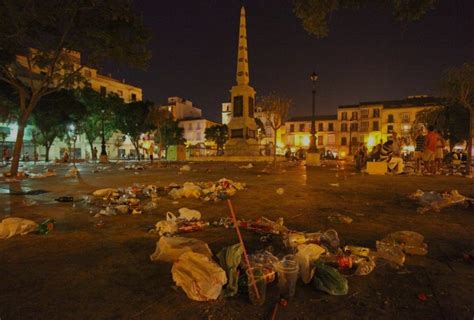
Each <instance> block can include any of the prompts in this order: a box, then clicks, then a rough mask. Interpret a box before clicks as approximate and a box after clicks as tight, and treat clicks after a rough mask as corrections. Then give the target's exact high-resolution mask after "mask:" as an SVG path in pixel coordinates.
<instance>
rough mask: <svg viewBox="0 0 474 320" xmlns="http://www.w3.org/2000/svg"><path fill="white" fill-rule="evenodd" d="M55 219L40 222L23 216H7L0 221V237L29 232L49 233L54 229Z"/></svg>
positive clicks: (6, 237)
mask: <svg viewBox="0 0 474 320" xmlns="http://www.w3.org/2000/svg"><path fill="white" fill-rule="evenodd" d="M54 223H55V222H54V220H52V219H47V220H45V221H43V222H42V223H40V224H37V223H36V222H34V221H33V220H28V219H23V218H13V217H11V218H5V219H3V220H2V222H0V239H9V238H11V237H13V236H16V235H22V236H23V235H25V234H28V233H37V234H48V233H49V232H50V231H51V230H53V229H54Z"/></svg>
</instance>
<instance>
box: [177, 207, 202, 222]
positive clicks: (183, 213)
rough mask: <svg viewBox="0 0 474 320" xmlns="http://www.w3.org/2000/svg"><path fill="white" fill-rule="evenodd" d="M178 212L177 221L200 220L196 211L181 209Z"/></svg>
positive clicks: (199, 214)
mask: <svg viewBox="0 0 474 320" xmlns="http://www.w3.org/2000/svg"><path fill="white" fill-rule="evenodd" d="M178 211H179V219H183V220H188V221H189V220H201V212H199V211H197V210H191V209H188V208H181V209H179V210H178Z"/></svg>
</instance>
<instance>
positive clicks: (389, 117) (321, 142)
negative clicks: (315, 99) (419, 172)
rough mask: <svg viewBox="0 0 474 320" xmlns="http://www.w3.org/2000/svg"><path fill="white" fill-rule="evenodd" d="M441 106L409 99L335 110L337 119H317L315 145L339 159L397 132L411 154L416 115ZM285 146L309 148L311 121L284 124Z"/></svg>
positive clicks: (302, 119) (427, 99) (433, 100)
mask: <svg viewBox="0 0 474 320" xmlns="http://www.w3.org/2000/svg"><path fill="white" fill-rule="evenodd" d="M439 106H441V104H440V101H439V99H437V98H434V97H428V96H410V97H408V98H407V99H403V100H389V101H373V102H361V103H359V104H354V105H345V106H340V107H338V108H337V114H336V115H329V116H316V136H317V138H316V139H317V140H316V144H317V146H318V148H319V149H324V150H326V151H331V152H333V153H335V154H338V155H339V156H340V157H345V156H346V155H348V154H350V153H351V149H352V151H354V150H355V149H356V148H357V147H358V145H359V143H361V142H363V143H365V144H366V146H367V147H368V148H369V150H370V149H371V148H372V147H374V146H375V145H376V144H378V143H380V142H381V141H382V142H385V141H387V139H388V138H389V137H390V136H391V135H392V134H393V132H397V133H398V136H399V137H402V138H405V139H406V142H407V146H406V150H407V151H412V149H413V146H412V141H411V137H410V136H411V133H412V132H413V125H414V122H415V120H416V115H417V113H418V112H419V111H422V110H424V109H429V108H436V107H439ZM285 127H286V138H285V141H284V143H285V144H286V146H287V147H290V148H292V149H298V148H300V147H301V148H303V149H306V148H307V147H308V146H309V141H310V134H311V133H310V132H311V117H310V116H307V117H296V118H292V119H290V120H288V121H287V122H286V124H285Z"/></svg>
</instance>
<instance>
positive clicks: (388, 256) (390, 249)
mask: <svg viewBox="0 0 474 320" xmlns="http://www.w3.org/2000/svg"><path fill="white" fill-rule="evenodd" d="M375 247H376V248H377V253H376V256H377V258H382V259H384V260H387V261H389V262H391V263H392V265H395V266H396V267H399V266H400V267H401V266H403V264H404V263H405V253H403V250H402V248H401V247H400V246H399V245H397V244H394V243H389V242H383V241H376V242H375Z"/></svg>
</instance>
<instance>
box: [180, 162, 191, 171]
mask: <svg viewBox="0 0 474 320" xmlns="http://www.w3.org/2000/svg"><path fill="white" fill-rule="evenodd" d="M179 171H181V172H189V171H191V166H190V165H189V164H185V165H184V166H182V167H181V168H179Z"/></svg>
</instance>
